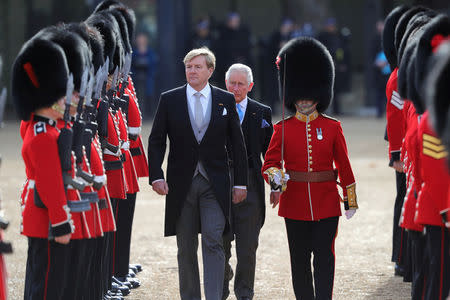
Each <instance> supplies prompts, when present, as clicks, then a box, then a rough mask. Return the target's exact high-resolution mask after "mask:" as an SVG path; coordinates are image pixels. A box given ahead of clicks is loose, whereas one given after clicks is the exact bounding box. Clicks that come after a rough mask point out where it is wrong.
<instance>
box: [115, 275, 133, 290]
mask: <svg viewBox="0 0 450 300" xmlns="http://www.w3.org/2000/svg"><path fill="white" fill-rule="evenodd" d="M121 278H125V279H124V280H123V281H122V280H119V279H118V278H117V277H114V276H113V277H112V282H115V283H117V284H118V285H125V286H126V287H128V288H129V289H131V283H130V282H128V281H127V280H126V277H121Z"/></svg>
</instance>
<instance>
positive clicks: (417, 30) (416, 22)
mask: <svg viewBox="0 0 450 300" xmlns="http://www.w3.org/2000/svg"><path fill="white" fill-rule="evenodd" d="M435 16H436V12H435V11H433V10H425V11H421V12H419V13H417V14H415V15H414V16H413V17H412V18H411V20H409V22H408V25H407V26H406V30H405V33H404V34H403V37H402V41H401V42H400V46H399V48H398V52H397V56H398V57H397V58H398V61H399V63H401V62H400V60H401V57H402V55H403V53H404V51H405V49H406V47H407V45H408V43H410V42H411V40H413V39H415V40H417V39H418V38H419V37H420V35H421V34H422V32H423V28H424V26H425V25H427V24H428V23H429V22H430V21H431V20H432V18H433V17H435Z"/></svg>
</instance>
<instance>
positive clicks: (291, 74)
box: [277, 37, 334, 112]
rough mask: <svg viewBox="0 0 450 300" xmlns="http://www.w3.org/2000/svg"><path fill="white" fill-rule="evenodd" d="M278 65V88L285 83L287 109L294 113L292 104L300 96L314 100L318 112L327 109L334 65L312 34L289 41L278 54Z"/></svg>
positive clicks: (331, 97) (329, 101)
mask: <svg viewBox="0 0 450 300" xmlns="http://www.w3.org/2000/svg"><path fill="white" fill-rule="evenodd" d="M277 66H278V74H279V79H280V80H279V83H280V85H279V87H280V91H282V90H283V83H284V82H285V83H284V84H285V91H284V92H285V105H286V108H288V109H289V110H290V111H292V112H295V111H296V109H295V103H296V101H298V100H301V99H304V100H314V101H317V103H318V104H317V110H318V111H319V112H324V111H325V110H326V109H327V108H328V106H329V105H330V103H331V100H332V99H333V86H334V64H333V59H332V58H331V55H330V52H329V51H328V50H327V48H326V47H325V46H324V45H323V44H322V43H320V42H319V41H318V40H316V39H314V38H311V37H300V38H296V39H293V40H290V41H289V42H288V43H287V44H286V45H284V46H283V48H281V50H280V52H279V53H278V56H277ZM285 68H286V70H285ZM285 72H286V79H285V78H284V74H285ZM281 93H283V92H281Z"/></svg>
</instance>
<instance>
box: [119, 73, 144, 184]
mask: <svg viewBox="0 0 450 300" xmlns="http://www.w3.org/2000/svg"><path fill="white" fill-rule="evenodd" d="M128 82H129V84H128V87H127V88H126V89H125V94H127V95H128V96H129V98H130V101H129V104H128V134H129V135H137V139H136V140H134V139H130V151H131V154H132V156H133V161H134V167H135V168H136V174H137V176H138V177H148V162H147V156H146V151H145V150H144V145H143V143H142V136H141V127H142V116H141V110H140V109H139V104H138V99H137V97H136V93H135V90H134V85H133V81H132V80H131V77H129V78H128Z"/></svg>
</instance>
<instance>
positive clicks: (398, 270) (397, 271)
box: [394, 263, 405, 277]
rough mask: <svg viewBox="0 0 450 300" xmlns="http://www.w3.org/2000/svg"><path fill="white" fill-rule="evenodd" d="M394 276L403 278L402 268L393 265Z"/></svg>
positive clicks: (403, 270)
mask: <svg viewBox="0 0 450 300" xmlns="http://www.w3.org/2000/svg"><path fill="white" fill-rule="evenodd" d="M394 269H395V270H394V275H395V276H402V277H403V276H404V275H405V269H403V267H402V266H400V265H399V264H397V263H395V267H394Z"/></svg>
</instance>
